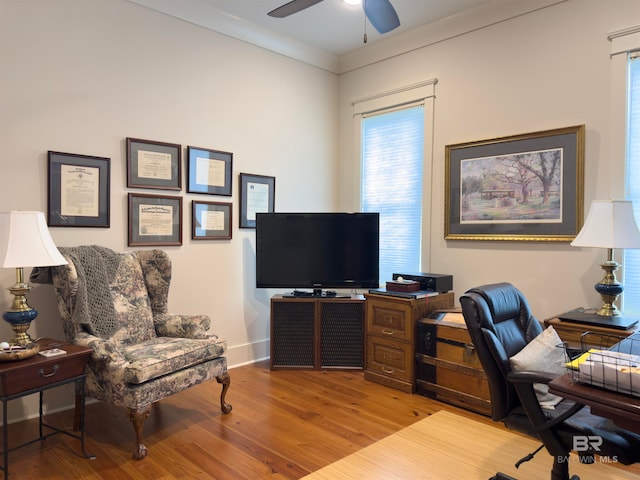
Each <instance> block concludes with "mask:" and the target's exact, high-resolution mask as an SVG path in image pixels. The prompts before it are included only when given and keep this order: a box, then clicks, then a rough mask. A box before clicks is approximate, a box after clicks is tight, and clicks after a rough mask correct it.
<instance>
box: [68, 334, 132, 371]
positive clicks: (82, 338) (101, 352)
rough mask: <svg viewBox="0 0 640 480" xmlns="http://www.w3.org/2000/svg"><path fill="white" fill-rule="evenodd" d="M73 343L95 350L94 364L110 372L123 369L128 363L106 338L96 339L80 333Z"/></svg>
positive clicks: (93, 336) (93, 354)
mask: <svg viewBox="0 0 640 480" xmlns="http://www.w3.org/2000/svg"><path fill="white" fill-rule="evenodd" d="M73 343H75V344H77V345H81V346H83V347H89V348H91V349H92V350H93V352H92V353H91V360H92V362H93V363H95V364H98V365H100V366H101V367H102V368H106V369H109V370H112V369H121V368H122V367H123V365H124V364H125V363H126V360H125V359H124V357H123V356H122V355H121V354H120V352H119V351H118V350H117V349H116V348H115V345H114V344H113V342H110V341H109V340H105V339H104V338H100V337H96V336H95V335H91V334H90V333H87V332H79V333H78V334H77V335H76V337H75V339H74V341H73Z"/></svg>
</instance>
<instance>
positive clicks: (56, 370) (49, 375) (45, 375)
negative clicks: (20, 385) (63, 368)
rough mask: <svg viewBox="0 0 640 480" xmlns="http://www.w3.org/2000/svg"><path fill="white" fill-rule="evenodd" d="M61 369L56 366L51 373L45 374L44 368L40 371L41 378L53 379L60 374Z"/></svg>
mask: <svg viewBox="0 0 640 480" xmlns="http://www.w3.org/2000/svg"><path fill="white" fill-rule="evenodd" d="M59 368H60V367H59V366H58V364H55V365H54V366H53V368H52V369H51V373H44V369H43V368H41V369H40V372H39V373H40V376H41V377H44V378H48V377H53V376H54V375H55V374H56V373H58V369H59Z"/></svg>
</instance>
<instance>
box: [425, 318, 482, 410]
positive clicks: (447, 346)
mask: <svg viewBox="0 0 640 480" xmlns="http://www.w3.org/2000/svg"><path fill="white" fill-rule="evenodd" d="M416 385H417V389H418V393H420V394H421V395H425V396H427V397H430V398H435V399H437V400H441V401H444V402H447V403H451V404H453V405H457V406H460V407H464V408H467V409H469V410H473V411H475V412H478V413H482V414H485V415H490V414H491V399H490V395H489V384H488V382H487V377H486V375H485V373H484V370H483V369H482V366H481V365H480V361H479V360H478V357H477V355H476V352H475V348H474V347H473V344H472V343H471V339H470V338H469V333H468V332H467V328H466V325H465V323H464V319H463V317H462V314H461V313H459V312H436V313H433V314H431V315H430V316H429V317H426V318H422V319H420V320H419V321H418V324H417V327H416Z"/></svg>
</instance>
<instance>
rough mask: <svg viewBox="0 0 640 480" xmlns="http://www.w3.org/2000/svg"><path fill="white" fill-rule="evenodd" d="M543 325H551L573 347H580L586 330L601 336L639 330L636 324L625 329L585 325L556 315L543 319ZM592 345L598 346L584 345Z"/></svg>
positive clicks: (614, 335) (627, 333) (617, 335)
mask: <svg viewBox="0 0 640 480" xmlns="http://www.w3.org/2000/svg"><path fill="white" fill-rule="evenodd" d="M544 326H545V328H546V327H549V326H553V328H554V330H555V331H556V332H557V333H558V336H559V337H560V340H562V341H563V342H565V343H567V345H568V346H570V347H573V348H580V347H581V342H582V334H584V333H587V332H589V333H592V334H594V335H600V336H603V337H620V338H625V337H628V336H629V335H631V334H633V333H635V332H637V331H640V330H638V328H639V327H638V324H636V325H635V326H633V327H631V328H629V329H627V330H621V329H618V328H611V327H607V326H605V325H602V326H599V325H587V324H585V323H579V322H571V321H569V320H563V319H561V318H558V317H553V318H547V319H546V320H545V321H544ZM587 340H588V339H587ZM592 346H593V347H598V345H585V348H587V347H592Z"/></svg>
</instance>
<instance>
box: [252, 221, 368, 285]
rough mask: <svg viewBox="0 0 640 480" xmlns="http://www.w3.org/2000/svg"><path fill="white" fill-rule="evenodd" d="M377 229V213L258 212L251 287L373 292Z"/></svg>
mask: <svg viewBox="0 0 640 480" xmlns="http://www.w3.org/2000/svg"><path fill="white" fill-rule="evenodd" d="M379 225H380V218H379V214H377V213H258V214H256V286H257V287H258V288H295V289H302V288H308V289H312V295H314V296H322V289H327V288H330V289H335V288H374V287H378V286H379V281H380V280H379V228H380V227H379ZM327 296H333V292H331V293H329V292H327Z"/></svg>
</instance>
